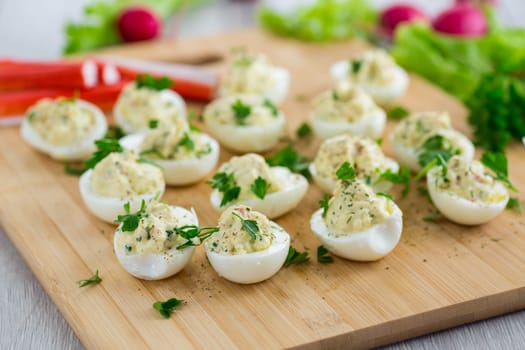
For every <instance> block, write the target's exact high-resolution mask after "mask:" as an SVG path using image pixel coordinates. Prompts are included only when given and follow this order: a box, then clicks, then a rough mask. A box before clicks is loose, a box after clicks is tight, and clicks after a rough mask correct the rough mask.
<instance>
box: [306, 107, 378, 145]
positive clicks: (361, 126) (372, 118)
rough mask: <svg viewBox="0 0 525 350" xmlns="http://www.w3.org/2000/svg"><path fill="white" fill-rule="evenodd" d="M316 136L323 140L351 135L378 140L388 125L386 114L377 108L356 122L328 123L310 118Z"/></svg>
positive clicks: (313, 116) (314, 117)
mask: <svg viewBox="0 0 525 350" xmlns="http://www.w3.org/2000/svg"><path fill="white" fill-rule="evenodd" d="M310 122H311V124H312V129H313V131H314V134H315V135H316V136H317V137H319V138H320V139H321V140H326V139H328V138H330V137H333V136H336V135H341V134H351V135H354V136H362V137H370V138H372V139H377V138H379V137H380V136H381V134H383V130H384V129H385V124H386V113H385V111H383V110H382V109H381V108H376V109H374V110H373V111H372V112H370V113H368V114H367V115H366V116H365V117H363V118H362V119H360V120H358V121H355V122H352V123H350V122H344V121H328V120H322V119H319V118H316V116H315V115H314V114H312V115H311V116H310Z"/></svg>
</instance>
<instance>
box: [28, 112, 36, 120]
mask: <svg viewBox="0 0 525 350" xmlns="http://www.w3.org/2000/svg"><path fill="white" fill-rule="evenodd" d="M35 116H36V113H35V112H34V111H31V112H29V114H28V115H27V120H29V122H32V121H33V120H35Z"/></svg>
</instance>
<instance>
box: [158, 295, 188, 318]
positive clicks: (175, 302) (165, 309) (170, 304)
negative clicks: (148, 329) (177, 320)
mask: <svg viewBox="0 0 525 350" xmlns="http://www.w3.org/2000/svg"><path fill="white" fill-rule="evenodd" d="M182 303H184V300H179V299H176V298H171V299H168V300H166V301H157V302H155V303H153V308H154V309H155V310H157V311H158V312H159V313H160V314H161V315H162V317H164V318H170V316H171V314H172V313H173V310H175V309H176V308H177V307H179V306H180V305H182Z"/></svg>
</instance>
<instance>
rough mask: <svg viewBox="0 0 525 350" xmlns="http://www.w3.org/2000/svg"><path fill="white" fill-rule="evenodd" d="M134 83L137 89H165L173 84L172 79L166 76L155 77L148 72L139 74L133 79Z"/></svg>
mask: <svg viewBox="0 0 525 350" xmlns="http://www.w3.org/2000/svg"><path fill="white" fill-rule="evenodd" d="M135 84H136V85H137V88H139V89H150V90H155V91H161V90H166V89H169V88H171V87H172V86H173V85H174V83H173V80H171V79H169V78H167V77H161V78H158V79H157V78H154V77H153V76H151V75H150V74H139V75H138V76H137V78H136V79H135Z"/></svg>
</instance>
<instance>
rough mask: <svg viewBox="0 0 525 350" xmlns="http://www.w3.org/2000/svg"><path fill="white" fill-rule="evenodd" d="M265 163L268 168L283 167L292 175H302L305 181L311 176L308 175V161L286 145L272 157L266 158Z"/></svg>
mask: <svg viewBox="0 0 525 350" xmlns="http://www.w3.org/2000/svg"><path fill="white" fill-rule="evenodd" d="M266 163H268V165H270V166H284V167H287V168H288V169H290V171H292V172H294V173H298V174H301V175H303V176H304V177H306V178H307V179H311V178H312V174H310V171H309V170H308V166H309V165H310V160H309V159H308V158H306V157H304V156H302V155H301V154H300V153H299V152H297V151H296V150H295V149H294V148H293V147H292V146H291V145H287V146H286V147H284V148H282V149H281V150H279V151H278V152H277V153H275V154H274V155H273V156H270V157H268V158H266Z"/></svg>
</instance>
